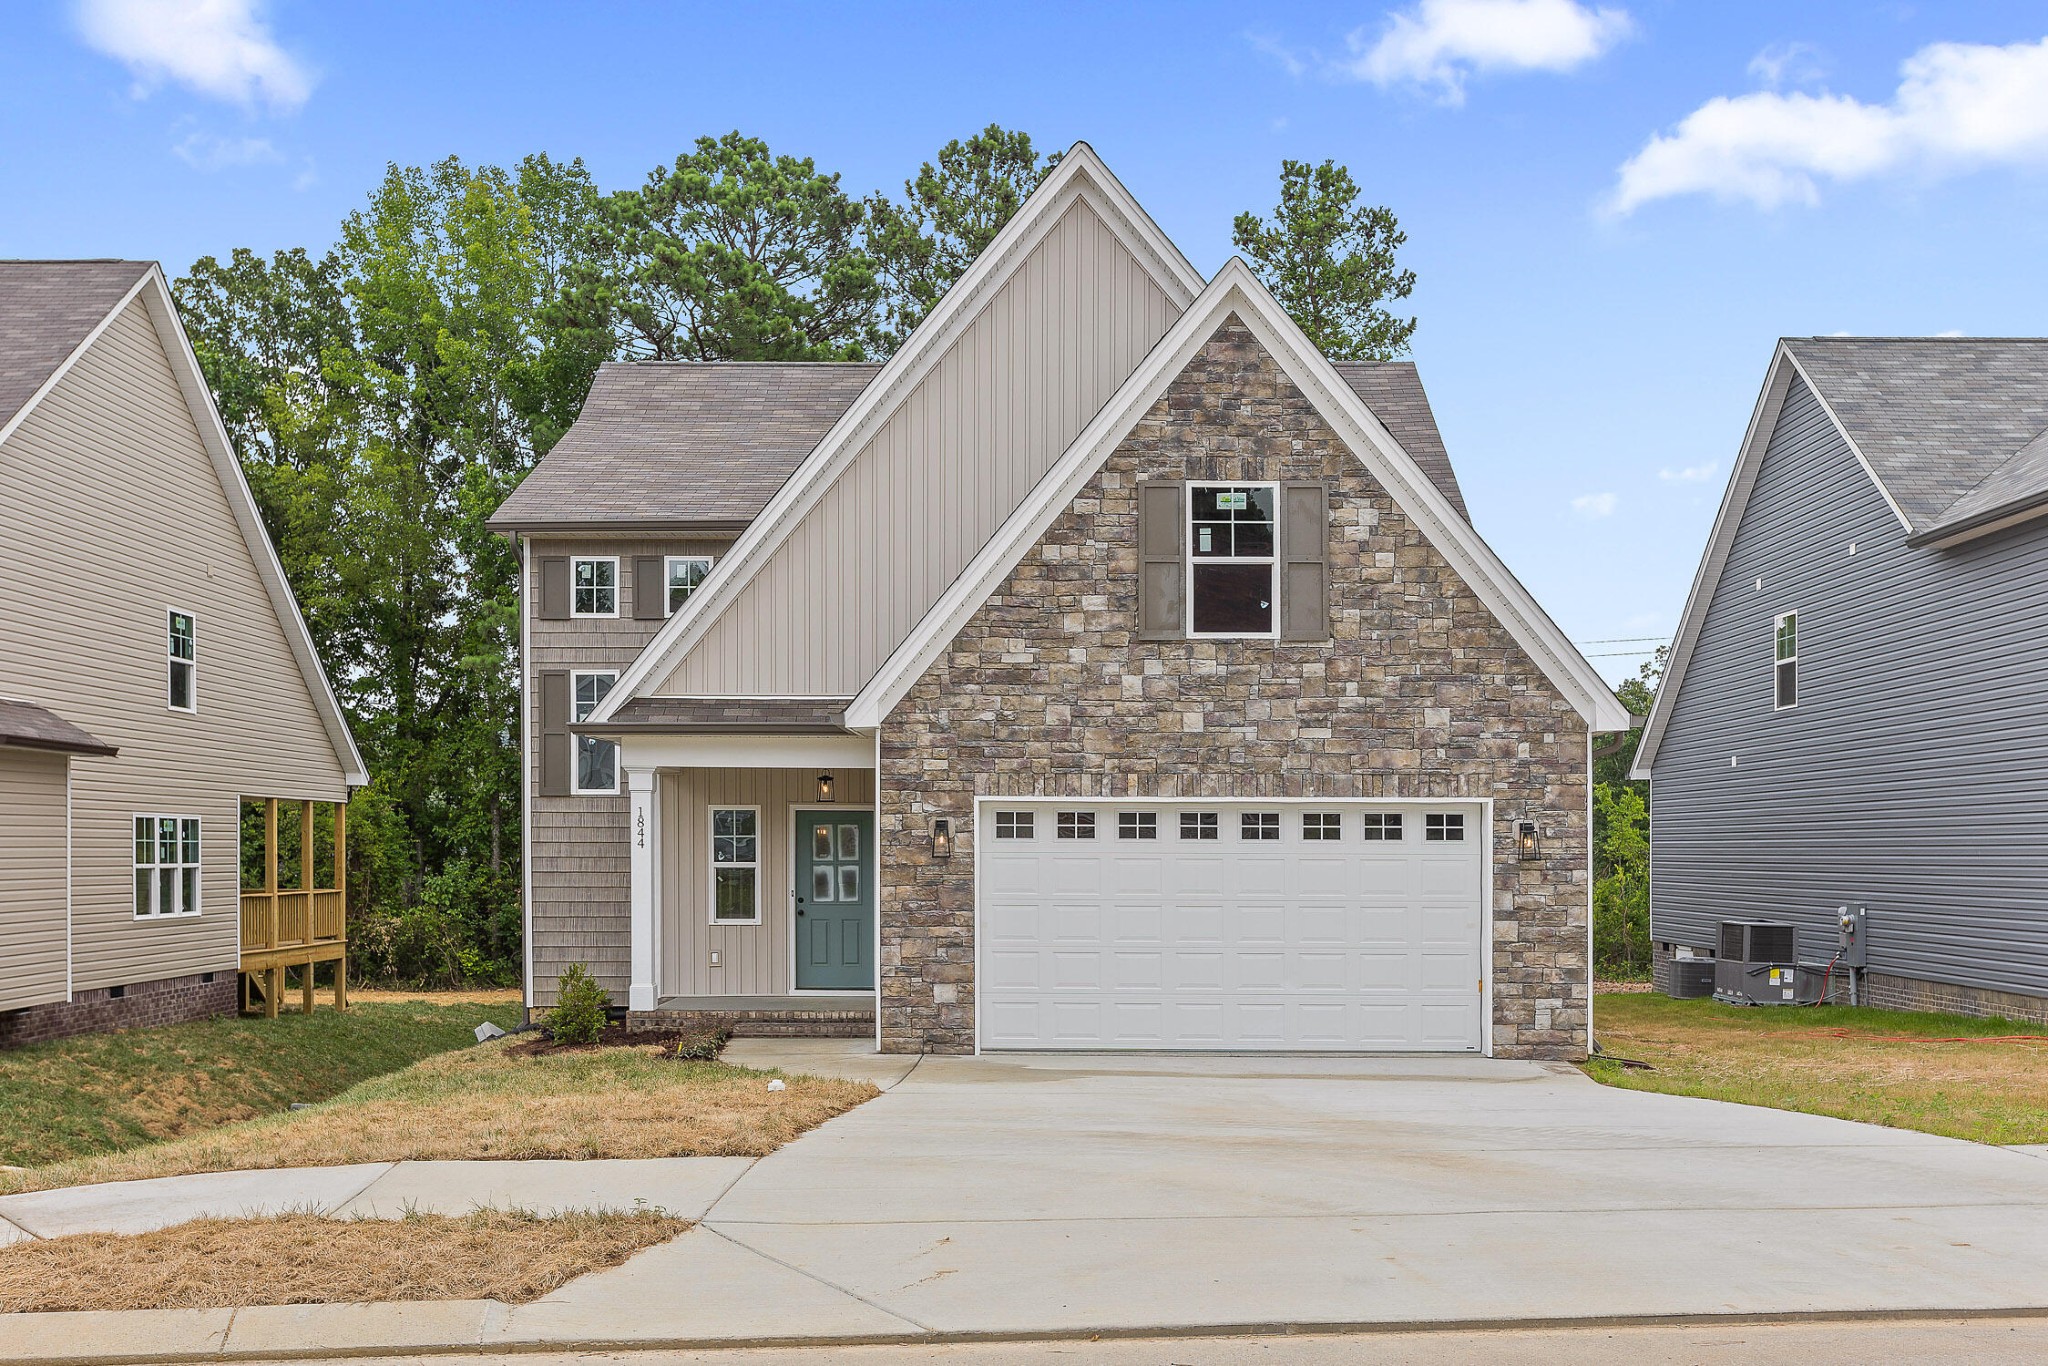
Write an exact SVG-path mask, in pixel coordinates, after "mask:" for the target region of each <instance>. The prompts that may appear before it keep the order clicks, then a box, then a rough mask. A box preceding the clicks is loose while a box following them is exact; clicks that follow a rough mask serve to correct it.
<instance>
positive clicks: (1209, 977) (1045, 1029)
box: [976, 800, 1486, 1052]
mask: <svg viewBox="0 0 2048 1366" xmlns="http://www.w3.org/2000/svg"><path fill="white" fill-rule="evenodd" d="M1483 810H1484V809H1483V808H1482V807H1480V806H1478V805H1460V804H1444V805H1441V806H1428V807H1421V806H1399V807H1394V806H1386V805H1374V804H1371V803H1364V802H1331V803H1327V804H1317V805H1304V804H1301V803H1298V802H1289V803H1284V804H1270V805H1259V804H1256V803H1245V804H1238V803H1231V804H1217V805H1206V804H1204V805H1191V804H1184V803H1169V804H1159V805H1146V804H1144V803H1141V802H1115V803H1093V804H1082V803H1072V802H1036V801H1031V802H1017V801H1007V800H985V801H983V802H982V803H981V804H980V807H979V814H978V817H977V825H976V828H977V831H978V834H979V838H978V839H977V841H976V848H977V858H978V860H979V867H978V869H977V877H978V889H977V905H978V907H979V914H978V926H979V936H980V938H979V944H980V948H979V956H980V962H979V968H978V971H977V974H976V977H977V982H978V984H979V998H980V1029H981V1043H982V1046H983V1047H984V1048H1046V1049H1055V1048H1077V1049H1110V1048H1158V1049H1244V1050H1253V1049H1281V1050H1311V1049H1325V1050H1355V1051H1442V1052H1459V1051H1477V1050H1479V1049H1480V1048H1481V1046H1482V1043H1483V1034H1482V1030H1483V1028H1484V1019H1485V999H1484V994H1483V989H1482V988H1483V974H1484V946H1485V942H1486V940H1485V932H1484V926H1485V916H1484V912H1483V907H1484V904H1485V894H1484V888H1485V858H1484V849H1485V836H1486V831H1485V828H1484V825H1483V823H1482V822H1483Z"/></svg>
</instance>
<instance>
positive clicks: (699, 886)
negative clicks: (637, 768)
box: [660, 768, 875, 996]
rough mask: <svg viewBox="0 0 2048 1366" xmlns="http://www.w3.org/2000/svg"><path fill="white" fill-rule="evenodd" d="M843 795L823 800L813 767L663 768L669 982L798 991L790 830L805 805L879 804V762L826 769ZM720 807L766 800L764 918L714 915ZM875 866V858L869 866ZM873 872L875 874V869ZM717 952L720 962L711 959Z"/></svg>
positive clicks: (696, 991) (677, 986)
mask: <svg viewBox="0 0 2048 1366" xmlns="http://www.w3.org/2000/svg"><path fill="white" fill-rule="evenodd" d="M825 771H827V772H830V773H831V774H832V775H833V779H834V797H835V800H834V803H833V805H832V806H831V807H821V806H819V805H818V803H817V800H816V799H817V794H818V772H819V770H816V769H809V768H801V769H799V768H749V769H723V768H720V769H709V768H704V769H693V768H686V769H681V770H678V771H674V772H667V773H664V774H662V791H661V802H662V819H661V824H662V837H663V840H662V851H663V853H662V857H663V858H664V859H665V860H666V862H665V864H664V867H663V870H662V872H663V882H664V883H665V885H664V886H663V888H662V906H661V913H662V933H661V952H662V964H661V978H660V980H661V989H662V991H663V993H664V994H666V995H671V996H677V995H687V996H780V995H782V994H783V993H785V992H787V991H789V990H791V989H792V988H793V987H794V985H795V983H794V982H793V981H792V979H791V971H790V968H791V964H792V962H793V961H794V960H793V959H792V957H791V947H790V935H791V927H792V925H793V924H794V919H793V912H794V909H795V907H794V905H793V904H792V902H791V901H790V870H791V868H792V867H793V864H792V862H791V854H792V851H791V848H790V831H791V820H792V813H793V812H794V811H796V810H797V809H799V808H801V809H803V810H807V811H814V810H842V811H851V810H858V809H862V808H869V807H872V806H873V805H874V792H875V785H874V779H875V775H874V772H873V771H872V770H870V769H864V768H861V769H853V768H839V769H829V770H825ZM714 806H757V807H759V808H761V836H762V838H761V849H760V855H761V875H760V882H761V923H760V924H758V925H714V924H712V923H711V873H710V867H711V864H710V852H709V850H708V849H707V848H706V842H707V840H708V839H709V837H710V828H711V826H710V822H711V808H712V807H714ZM872 866H873V865H872V864H871V865H870V867H872ZM870 876H872V874H870ZM714 949H715V950H717V951H718V958H719V965H718V966H717V967H713V966H711V953H712V951H713V950H714Z"/></svg>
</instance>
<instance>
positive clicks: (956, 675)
mask: <svg viewBox="0 0 2048 1366" xmlns="http://www.w3.org/2000/svg"><path fill="white" fill-rule="evenodd" d="M1141 478H1155V479H1175V480H1181V479H1201V480H1268V481H1272V480H1309V479H1313V480H1321V481H1324V482H1325V483H1327V484H1328V486H1329V489H1330V547H1329V553H1330V560H1329V575H1330V585H1331V589H1330V594H1331V604H1330V605H1331V612H1330V617H1331V629H1332V636H1333V639H1332V640H1331V641H1329V642H1326V643H1321V644H1289V643H1282V642H1277V641H1269V640H1184V641H1163V642H1162V641H1139V640H1138V639H1137V584H1138V560H1137V494H1136V485H1137V483H1138V481H1139V480H1140V479H1141ZM1587 740H1588V735H1587V727H1586V723H1585V721H1584V720H1583V719H1582V718H1581V717H1580V716H1579V715H1578V713H1577V712H1576V711H1575V710H1574V709H1573V708H1572V706H1571V704H1570V702H1569V701H1567V700H1566V699H1565V698H1564V697H1563V696H1561V695H1560V694H1559V693H1558V691H1557V689H1556V688H1555V687H1553V686H1552V684H1551V683H1550V682H1549V680H1547V679H1546V678H1545V677H1544V676H1543V674H1542V672H1541V670H1539V669H1538V668H1537V667H1536V665H1535V664H1534V663H1533V662H1532V661H1531V660H1530V659H1529V658H1528V656H1527V655H1526V653H1525V652H1524V651H1523V649H1522V647H1521V646H1520V645H1519V644H1518V643H1516V641H1515V640H1514V638H1513V636H1511V635H1510V634H1509V633H1508V631H1507V630H1506V629H1505V628H1503V627H1502V626H1501V625H1500V623H1499V622H1498V621H1496V620H1495V619H1494V617H1493V615H1492V614H1491V612H1490V611H1489V610H1488V609H1487V608H1486V607H1485V606H1484V605H1483V604H1482V603H1481V602H1480V600H1479V598H1478V597H1477V596H1476V595H1475V594H1474V593H1473V592H1472V590H1471V589H1470V588H1468V587H1467V586H1466V585H1465V583H1464V582H1463V581H1462V580H1461V579H1460V578H1459V576H1458V575H1457V573H1456V572H1455V571H1454V570H1453V569H1452V568H1451V567H1450V565H1449V564H1448V563H1447V562H1446V561H1445V560H1444V558H1443V557H1442V556H1441V555H1440V554H1439V553H1438V552H1437V551H1436V549H1435V548H1434V547H1432V546H1431V545H1430V544H1429V543H1428V541H1427V540H1426V539H1425V538H1424V537H1423V535H1422V533H1421V532H1420V531H1419V530H1418V529H1417V528H1416V526H1415V525H1414V523H1412V522H1411V521H1410V520H1409V519H1408V517H1407V516H1406V515H1405V514H1403V513H1402V512H1401V510H1400V509H1399V508H1398V507H1396V506H1395V505H1394V502H1393V500H1392V499H1391V498H1390V497H1388V495H1387V494H1386V492H1385V491H1384V490H1382V489H1381V488H1380V487H1379V485H1378V484H1377V483H1375V482H1374V481H1373V479H1372V478H1371V477H1370V476H1369V474H1368V473H1367V472H1366V470H1365V468H1364V466H1363V465H1362V464H1361V463H1360V462H1359V461H1358V459H1357V458H1356V457H1355V456H1354V455H1353V454H1352V453H1351V451H1350V449H1349V448H1348V447H1347V446H1346V445H1345V444H1344V442H1343V440H1342V438H1340V437H1339V436H1338V435H1337V433H1336V432H1335V431H1334V430H1332V429H1331V428H1330V426H1329V425H1328V424H1327V423H1326V422H1325V421H1324V420H1323V418H1322V416H1321V415H1320V414H1319V413H1317V411H1316V410H1315V408H1314V406H1313V405H1312V404H1311V403H1310V402H1309V400H1308V399H1307V398H1306V396H1304V395H1303V394H1302V393H1301V391H1300V390H1299V389H1298V388H1297V387H1296V386H1295V385H1294V383H1293V382H1292V381H1291V380H1290V379H1288V378H1287V376H1286V373H1285V372H1284V371H1283V370H1282V369H1281V368H1280V367H1279V365H1278V364H1277V363H1276V362H1275V361H1274V360H1273V358H1272V357H1271V356H1270V355H1269V354H1268V353H1267V352H1266V350H1265V349H1264V348H1263V347H1262V346H1261V345H1260V344H1259V343H1258V341H1257V340H1256V339H1255V338H1254V337H1253V336H1252V334H1251V333H1250V331H1249V330H1247V329H1246V328H1245V327H1244V326H1243V325H1242V324H1241V323H1239V322H1238V320H1237V319H1236V318H1235V317H1233V318H1230V319H1228V320H1226V322H1225V325H1224V326H1223V327H1222V328H1220V329H1219V330H1218V331H1217V333H1216V334H1215V336H1214V337H1212V338H1211V339H1210V340H1209V342H1208V343H1207V344H1206V345H1205V346H1204V347H1203V348H1202V349H1201V350H1200V351H1198V352H1197V353H1196V355H1195V357H1194V359H1193V360H1192V361H1191V362H1190V363H1189V365H1188V366H1187V367H1186V369H1184V370H1183V371H1182V373H1181V374H1180V375H1179V376H1178V377H1177V378H1176V379H1175V380H1174V382H1173V383H1172V384H1171V385H1170V386H1169V387H1168V389H1167V392H1166V393H1165V395H1164V396H1163V397H1162V398H1161V400H1160V401H1159V402H1158V403H1157V404H1155V405H1154V406H1153V408H1152V409H1151V411H1149V412H1148V413H1146V415H1145V416H1144V417H1143V418H1142V419H1141V420H1140V421H1139V422H1138V423H1137V425H1136V426H1135V427H1134V428H1133V429H1132V431H1131V432H1130V433H1129V435H1128V436H1127V437H1126V438H1125V439H1124V441H1123V443H1122V444H1121V445H1120V446H1118V448H1117V449H1116V451H1115V452H1114V453H1113V454H1112V455H1111V456H1110V458H1109V459H1108V461H1107V462H1106V463H1105V464H1104V466H1103V468H1102V469H1101V470H1100V471H1099V472H1098V473H1097V474H1096V476H1095V477H1094V479H1092V480H1091V481H1090V482H1089V484H1088V485H1087V486H1086V487H1085V488H1084V489H1083V490H1082V491H1081V493H1080V495H1079V496H1078V497H1077V498H1076V499H1075V500H1074V502H1073V503H1072V504H1071V505H1070V506H1069V507H1068V508H1067V510H1066V511H1065V512H1064V513H1063V514H1061V516H1060V517H1059V519H1058V520H1057V521H1056V522H1055V523H1054V524H1053V526H1052V528H1051V529H1050V531H1049V532H1048V533H1047V534H1046V536H1045V537H1044V538H1043V539H1042V540H1041V541H1040V543H1039V544H1038V545H1036V546H1034V547H1033V548H1032V549H1031V550H1030V551H1029V552H1028V553H1027V554H1026V555H1025V557H1024V558H1023V560H1022V561H1021V562H1020V563H1019V564H1018V565H1017V567H1016V568H1015V569H1014V570H1013V571H1012V572H1011V573H1010V575H1009V577H1008V578H1007V579H1006V580H1005V581H1004V582H1003V584H1002V586H1001V587H1000V588H999V589H998V590H997V592H996V593H995V594H994V595H993V596H992V597H991V598H990V599H989V600H988V601H987V602H986V603H984V604H983V605H982V607H981V608H980V609H979V610H978V611H977V612H976V613H975V615H974V617H973V618H972V619H971V620H970V621H969V622H968V624H967V625H966V626H965V627H964V628H963V629H962V630H961V632H960V634H959V635H958V636H957V637H956V638H955V639H954V640H953V642H952V643H951V645H950V646H949V647H948V649H947V651H946V653H945V654H943V655H942V656H941V657H940V658H939V659H938V660H937V661H936V662H934V664H933V665H932V667H931V668H930V669H929V670H928V671H927V672H926V673H925V675H924V676H923V677H922V678H920V679H919V680H918V682H917V683H916V684H915V686H913V687H912V689H911V690H910V692H909V693H908V694H907V695H906V696H905V697H904V699H903V701H902V702H900V703H899V704H898V705H897V706H896V708H895V709H894V711H892V712H891V713H890V715H889V717H888V719H887V721H886V722H885V724H884V725H883V728H882V734H881V781H880V782H879V784H878V787H879V789H880V800H879V804H878V811H877V840H878V849H879V854H880V858H881V869H880V880H881V888H882V892H883V896H882V911H881V914H882V922H881V940H882V944H881V962H880V971H881V990H880V1003H879V1004H880V1013H881V1022H882V1047H883V1049H884V1051H888V1052H918V1051H931V1052H943V1053H959V1052H971V1051H973V1049H974V1046H975V1037H974V942H973V941H974V849H975V831H974V830H973V829H972V826H973V817H974V798H975V797H976V796H977V795H985V796H1017V797H1021V796H1046V797H1061V796H1070V797H1076V798H1094V799H1102V798H1126V797H1136V798H1144V797H1157V798H1170V797H1303V796H1316V797H1355V798H1373V797H1420V798H1430V797H1435V798H1444V799H1466V800H1470V799H1476V798H1485V797H1491V798H1493V799H1494V803H1495V805H1494V817H1495V829H1494V832H1493V837H1494V845H1493V848H1494V857H1495V864H1494V868H1493V870H1492V890H1493V901H1494V906H1493V947H1492V953H1493V991H1494V1002H1493V1006H1494V1016H1493V1024H1492V1028H1493V1043H1494V1050H1495V1052H1496V1054H1497V1055H1500V1056H1505V1057H1543V1058H1568V1057H1581V1056H1584V1054H1585V1052H1586V1050H1587V1007H1588V991H1589V973H1588V962H1587V949H1588V944H1587V925H1588V920H1587V917H1588V915H1589V912H1590V902H1591V896H1590V892H1591V888H1590V872H1589V869H1588V849H1589V832H1588V814H1587V801H1588V793H1589V777H1588V756H1587ZM939 816H946V817H950V818H951V819H952V821H953V828H954V830H955V831H956V832H958V834H957V839H956V843H955V853H954V855H953V857H952V858H950V859H946V860H937V859H934V858H932V856H931V839H930V823H931V821H932V819H933V818H935V817H939ZM1525 819H1528V820H1534V821H1536V822H1537V824H1538V827H1539V829H1540V831H1541V835H1542V846H1541V849H1542V857H1541V859H1540V860H1537V861H1532V862H1527V863H1524V862H1520V861H1518V860H1517V859H1516V857H1515V852H1514V850H1515V843H1514V839H1513V832H1514V826H1515V824H1516V823H1517V822H1518V821H1521V820H1525Z"/></svg>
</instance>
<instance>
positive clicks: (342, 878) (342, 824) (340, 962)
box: [334, 798, 348, 1010]
mask: <svg viewBox="0 0 2048 1366" xmlns="http://www.w3.org/2000/svg"><path fill="white" fill-rule="evenodd" d="M334 890H335V891H337V892H339V893H341V896H340V898H339V900H340V902H341V942H342V949H341V957H339V958H337V959H335V960H334V1008H335V1009H336V1010H347V1009H348V800H347V799H346V798H343V799H342V800H341V801H338V802H336V803H335V804H334Z"/></svg>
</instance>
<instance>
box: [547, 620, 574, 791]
mask: <svg viewBox="0 0 2048 1366" xmlns="http://www.w3.org/2000/svg"><path fill="white" fill-rule="evenodd" d="M565 615H566V614H565ZM573 758H574V755H573V754H572V753H571V752H570V747H569V671H568V670H567V669H547V670H544V671H543V672H542V673H541V675H540V795H541V796H543V797H566V796H568V795H569V774H570V763H571V761H572V760H573Z"/></svg>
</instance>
